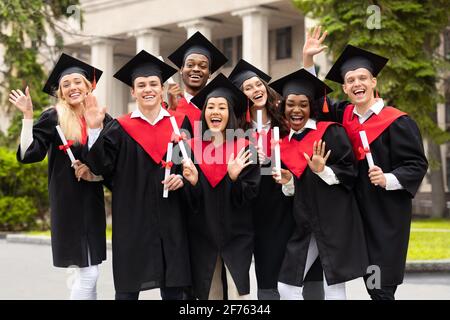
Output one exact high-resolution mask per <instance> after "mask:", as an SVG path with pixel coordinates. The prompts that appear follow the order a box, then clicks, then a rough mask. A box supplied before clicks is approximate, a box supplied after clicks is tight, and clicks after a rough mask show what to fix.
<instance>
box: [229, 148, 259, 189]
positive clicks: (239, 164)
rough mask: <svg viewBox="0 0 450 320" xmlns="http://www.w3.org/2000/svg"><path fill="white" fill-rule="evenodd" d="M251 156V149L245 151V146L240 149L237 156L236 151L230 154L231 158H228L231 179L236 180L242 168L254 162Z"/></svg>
mask: <svg viewBox="0 0 450 320" xmlns="http://www.w3.org/2000/svg"><path fill="white" fill-rule="evenodd" d="M251 156H252V154H251V152H250V150H247V151H245V148H242V149H241V151H239V153H238V154H237V156H236V158H235V157H234V153H232V154H231V155H230V159H229V160H228V175H229V176H230V178H231V180H233V181H235V180H236V179H237V178H238V176H239V174H240V173H241V172H242V170H243V169H244V168H245V167H247V166H249V165H250V164H252V163H253V160H251V159H250V157H251Z"/></svg>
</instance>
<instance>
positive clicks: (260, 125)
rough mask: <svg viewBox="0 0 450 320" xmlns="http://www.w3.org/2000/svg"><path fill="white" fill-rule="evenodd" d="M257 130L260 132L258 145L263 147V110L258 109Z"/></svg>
mask: <svg viewBox="0 0 450 320" xmlns="http://www.w3.org/2000/svg"><path fill="white" fill-rule="evenodd" d="M256 131H257V132H258V147H260V148H262V146H263V141H262V136H261V132H262V110H256Z"/></svg>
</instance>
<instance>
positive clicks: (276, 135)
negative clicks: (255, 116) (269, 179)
mask: <svg viewBox="0 0 450 320" xmlns="http://www.w3.org/2000/svg"><path fill="white" fill-rule="evenodd" d="M273 140H274V143H275V170H276V171H277V175H278V176H280V177H281V158H280V128H279V127H273Z"/></svg>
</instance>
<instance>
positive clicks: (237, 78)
mask: <svg viewBox="0 0 450 320" xmlns="http://www.w3.org/2000/svg"><path fill="white" fill-rule="evenodd" d="M253 77H258V78H260V79H262V80H264V81H265V82H269V81H270V80H271V79H272V77H270V76H269V75H268V74H267V73H264V72H263V71H261V70H259V69H258V68H256V67H255V66H254V65H252V64H250V63H248V62H247V61H245V60H244V59H241V60H239V62H238V63H237V64H236V66H235V67H234V69H233V70H232V71H231V73H230V75H229V76H228V79H230V80H231V82H233V84H234V85H235V86H236V87H238V88H240V87H242V84H243V83H244V82H245V80H248V79H250V78H253Z"/></svg>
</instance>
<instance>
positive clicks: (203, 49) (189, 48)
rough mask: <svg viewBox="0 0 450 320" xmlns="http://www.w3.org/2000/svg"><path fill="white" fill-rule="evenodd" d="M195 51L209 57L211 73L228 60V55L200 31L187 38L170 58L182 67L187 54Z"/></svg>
mask: <svg viewBox="0 0 450 320" xmlns="http://www.w3.org/2000/svg"><path fill="white" fill-rule="evenodd" d="M193 53H197V54H202V55H204V56H206V57H207V58H208V61H209V70H210V71H211V73H214V72H216V71H217V70H218V69H219V68H220V67H221V66H223V65H224V64H225V63H226V62H227V61H228V59H227V57H225V56H224V55H223V53H222V52H220V50H219V49H217V48H216V47H215V46H214V45H213V44H212V43H211V41H209V40H208V39H207V38H206V37H205V36H204V35H202V34H201V33H200V32H199V31H197V32H196V33H194V34H193V35H192V36H191V37H190V38H189V39H187V40H186V41H185V42H184V43H183V44H182V45H181V46H180V47H178V49H176V50H175V51H174V52H173V53H172V54H171V55H170V56H168V58H169V60H170V61H172V62H173V63H174V64H175V65H176V66H177V67H178V68H180V69H181V68H182V67H183V65H184V61H185V60H186V58H187V56H189V55H190V54H193Z"/></svg>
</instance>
